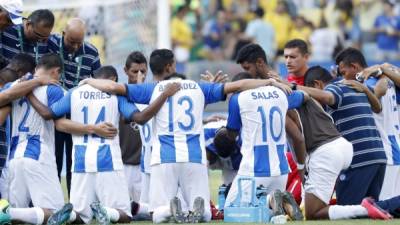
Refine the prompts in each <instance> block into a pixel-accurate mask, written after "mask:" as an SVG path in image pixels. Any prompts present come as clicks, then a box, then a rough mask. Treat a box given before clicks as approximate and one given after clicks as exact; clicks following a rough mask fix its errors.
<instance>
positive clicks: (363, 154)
mask: <svg viewBox="0 0 400 225" xmlns="http://www.w3.org/2000/svg"><path fill="white" fill-rule="evenodd" d="M325 90H326V91H328V92H330V93H332V94H333V96H334V98H335V101H334V104H332V105H330V106H329V107H328V108H327V112H328V113H329V114H330V115H331V116H332V118H333V120H334V121H335V125H336V128H337V129H338V131H339V132H340V134H341V135H342V136H343V137H344V138H346V139H347V140H348V141H350V142H351V143H352V144H353V150H354V155H353V160H352V161H351V165H350V167H351V168H357V167H362V166H367V165H373V164H386V154H385V151H384V149H383V144H382V139H381V136H380V134H379V131H378V129H377V127H376V123H375V119H374V116H373V114H372V113H373V112H372V109H371V104H370V103H369V101H368V97H367V95H366V94H365V93H360V92H357V91H355V90H354V89H352V88H351V87H349V86H347V85H345V84H343V83H342V82H340V81H338V82H334V83H331V84H329V85H327V86H326V87H325Z"/></svg>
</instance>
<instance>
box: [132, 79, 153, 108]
mask: <svg viewBox="0 0 400 225" xmlns="http://www.w3.org/2000/svg"><path fill="white" fill-rule="evenodd" d="M155 87H156V84H154V83H143V84H126V85H125V88H126V92H127V93H126V96H127V97H128V100H129V101H131V102H134V103H139V104H146V105H148V104H149V103H150V100H151V96H152V95H153V91H154V88H155Z"/></svg>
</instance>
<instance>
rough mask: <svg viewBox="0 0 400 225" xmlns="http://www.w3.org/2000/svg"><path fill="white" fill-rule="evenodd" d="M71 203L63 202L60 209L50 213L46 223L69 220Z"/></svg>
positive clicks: (62, 222)
mask: <svg viewBox="0 0 400 225" xmlns="http://www.w3.org/2000/svg"><path fill="white" fill-rule="evenodd" d="M72 208H73V206H72V204H71V203H67V204H65V205H64V206H63V207H62V208H61V209H60V210H58V211H57V212H56V213H54V214H53V215H51V216H50V217H49V219H48V220H47V225H61V224H64V223H66V222H67V221H68V220H69V216H70V214H71V212H72Z"/></svg>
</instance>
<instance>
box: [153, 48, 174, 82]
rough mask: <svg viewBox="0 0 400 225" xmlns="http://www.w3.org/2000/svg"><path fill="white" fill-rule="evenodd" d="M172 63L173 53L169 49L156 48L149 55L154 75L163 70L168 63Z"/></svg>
mask: <svg viewBox="0 0 400 225" xmlns="http://www.w3.org/2000/svg"><path fill="white" fill-rule="evenodd" d="M173 63H174V53H173V52H172V51H171V50H169V49H156V50H154V51H153V52H152V53H151V55H150V63H149V64H150V69H151V72H153V75H154V76H157V75H160V74H162V73H163V72H164V69H165V67H166V66H167V65H168V64H173Z"/></svg>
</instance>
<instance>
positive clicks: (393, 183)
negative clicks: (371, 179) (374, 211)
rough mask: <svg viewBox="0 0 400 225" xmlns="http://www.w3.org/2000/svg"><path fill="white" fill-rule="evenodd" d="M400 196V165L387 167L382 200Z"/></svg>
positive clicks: (380, 197)
mask: <svg viewBox="0 0 400 225" xmlns="http://www.w3.org/2000/svg"><path fill="white" fill-rule="evenodd" d="M398 195H400V165H386V172H385V178H384V180H383V184H382V189H381V194H380V195H379V199H380V200H386V199H389V198H392V197H395V196H398Z"/></svg>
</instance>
